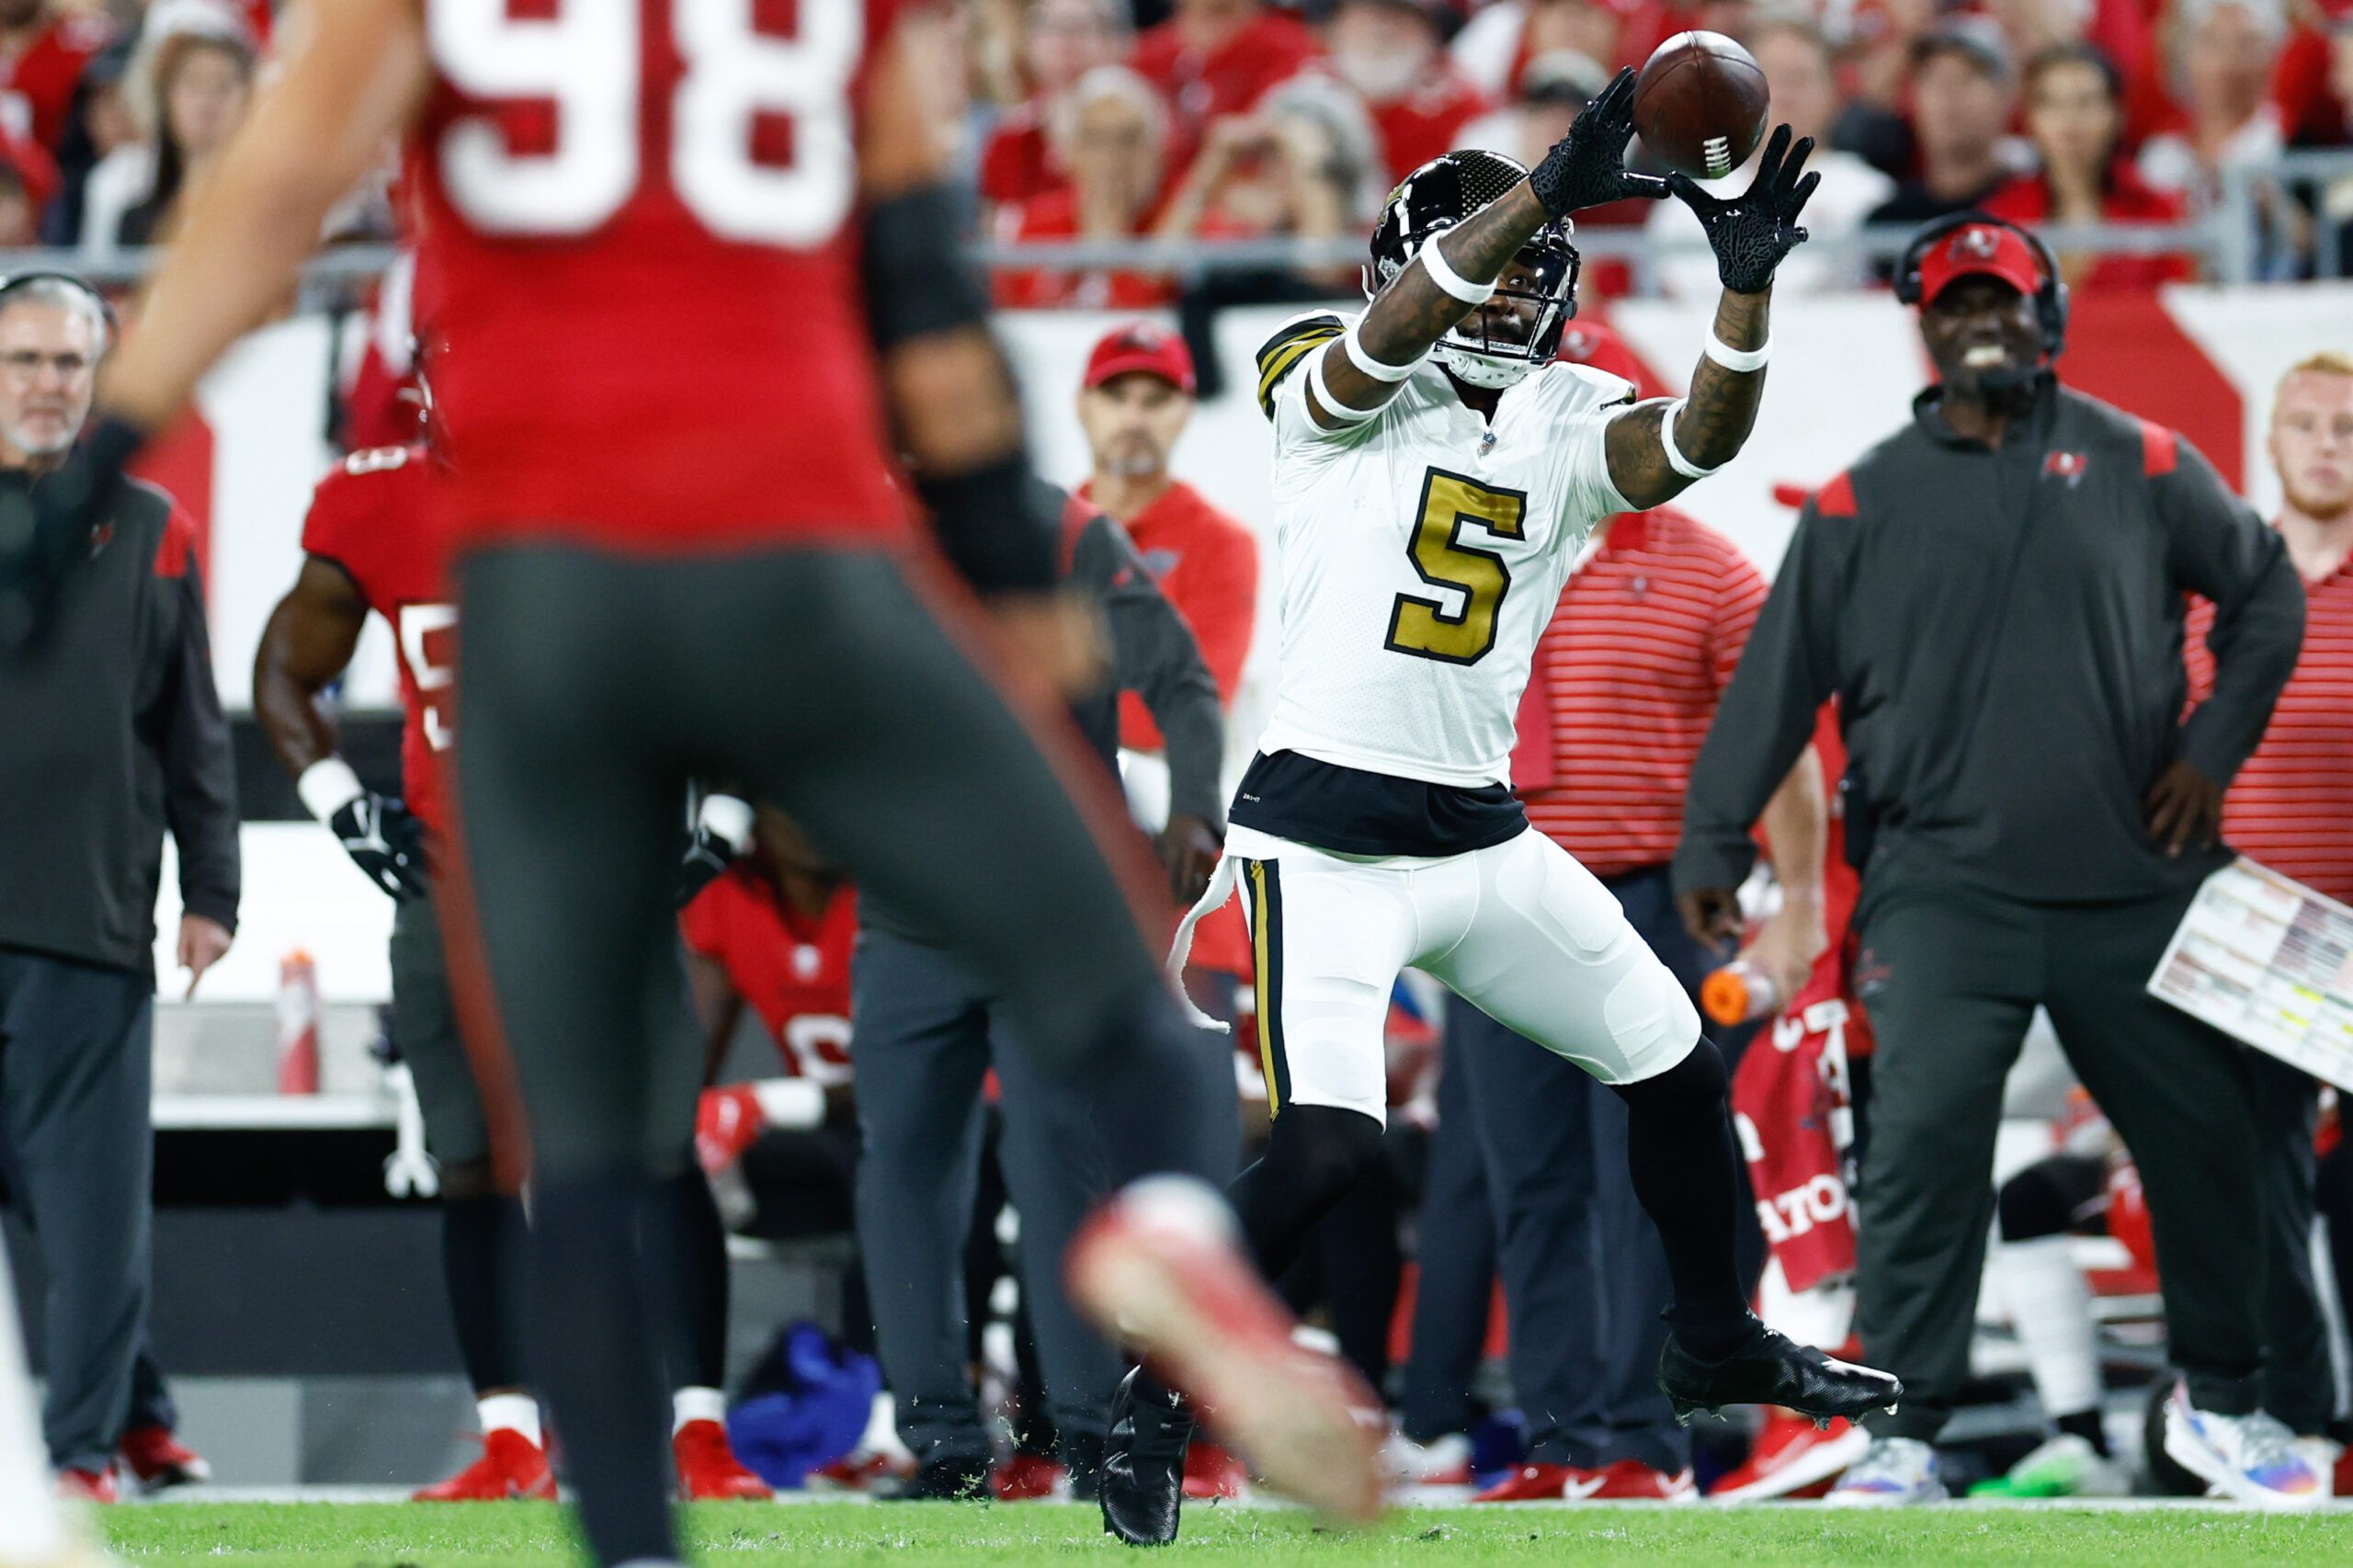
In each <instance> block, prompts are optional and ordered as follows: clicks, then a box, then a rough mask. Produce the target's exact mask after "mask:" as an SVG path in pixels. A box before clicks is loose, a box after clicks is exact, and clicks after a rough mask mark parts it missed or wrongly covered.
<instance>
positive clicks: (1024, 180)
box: [981, 98, 1065, 207]
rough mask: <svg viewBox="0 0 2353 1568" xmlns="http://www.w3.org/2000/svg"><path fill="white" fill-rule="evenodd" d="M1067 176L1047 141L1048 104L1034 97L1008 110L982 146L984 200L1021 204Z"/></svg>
mask: <svg viewBox="0 0 2353 1568" xmlns="http://www.w3.org/2000/svg"><path fill="white" fill-rule="evenodd" d="M1064 178H1065V176H1064V175H1063V169H1062V165H1061V163H1060V161H1059V160H1058V159H1056V158H1055V156H1054V150H1053V147H1052V144H1051V143H1050V142H1048V141H1047V140H1046V106H1045V105H1044V104H1042V103H1040V102H1039V101H1037V100H1036V99H1034V98H1033V99H1031V100H1030V101H1029V102H1028V103H1026V104H1022V105H1020V106H1018V107H1017V108H1012V109H1009V110H1007V111H1006V116H1005V118H1004V119H1000V120H998V121H997V122H996V126H995V129H994V130H992V131H990V132H989V139H988V141H987V142H985V143H983V145H982V147H981V199H982V200H983V201H985V202H987V203H988V204H989V205H990V206H992V207H1018V206H1020V205H1021V204H1022V203H1024V202H1026V201H1028V200H1029V199H1031V198H1033V197H1038V196H1043V195H1044V194H1045V193H1046V192H1048V191H1050V190H1052V189H1054V188H1055V187H1058V186H1060V185H1061V184H1062V183H1063V179H1064Z"/></svg>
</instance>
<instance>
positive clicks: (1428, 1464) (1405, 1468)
mask: <svg viewBox="0 0 2353 1568" xmlns="http://www.w3.org/2000/svg"><path fill="white" fill-rule="evenodd" d="M1381 1465H1382V1467H1383V1468H1384V1469H1386V1470H1387V1471H1388V1472H1389V1479H1390V1481H1391V1483H1392V1484H1394V1485H1398V1486H1465V1485H1468V1484H1469V1483H1470V1481H1471V1439H1470V1438H1469V1437H1466V1436H1464V1435H1463V1434H1462V1433H1461V1432H1448V1433H1445V1434H1443V1435H1441V1436H1439V1437H1432V1438H1431V1439H1430V1440H1429V1441H1428V1442H1427V1443H1417V1442H1415V1441H1414V1439H1413V1438H1411V1437H1407V1436H1405V1434H1404V1433H1403V1432H1392V1433H1391V1434H1390V1436H1389V1440H1388V1441H1387V1442H1385V1443H1383V1444H1381Z"/></svg>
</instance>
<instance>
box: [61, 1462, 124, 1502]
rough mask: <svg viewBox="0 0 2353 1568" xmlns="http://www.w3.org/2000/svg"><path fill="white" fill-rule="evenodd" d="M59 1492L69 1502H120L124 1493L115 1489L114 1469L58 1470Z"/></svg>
mask: <svg viewBox="0 0 2353 1568" xmlns="http://www.w3.org/2000/svg"><path fill="white" fill-rule="evenodd" d="M57 1494H58V1496H59V1497H61V1498H63V1499H64V1500H65V1501H66V1502H68V1503H119V1502H121V1501H122V1494H121V1493H120V1492H119V1491H117V1490H116V1489H115V1484H114V1471H113V1469H112V1468H111V1467H109V1468H108V1469H106V1470H61V1471H58V1472H57Z"/></svg>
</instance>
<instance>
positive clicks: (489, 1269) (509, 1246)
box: [441, 1193, 524, 1394]
mask: <svg viewBox="0 0 2353 1568" xmlns="http://www.w3.org/2000/svg"><path fill="white" fill-rule="evenodd" d="M522 1249H523V1206H522V1204H520V1203H519V1202H517V1201H516V1200H515V1199H512V1198H509V1197H506V1196H504V1195H503V1194H499V1193H483V1194H481V1195H479V1196H475V1197H469V1198H444V1199H442V1200H441V1278H442V1285H443V1288H444V1289H445V1290H448V1291H449V1318H450V1321H451V1324H452V1325H453V1326H454V1327H455V1328H456V1329H457V1331H458V1356H459V1358H460V1360H462V1361H463V1362H464V1363H465V1368H466V1379H467V1381H469V1382H471V1383H472V1384H473V1389H474V1392H475V1393H476V1394H484V1393H489V1392H494V1391H496V1390H505V1389H518V1388H521V1387H522V1386H523V1382H524V1379H523V1366H522V1357H521V1354H520V1352H519V1351H518V1349H517V1338H516V1329H517V1321H516V1320H517V1317H518V1316H519V1315H520V1312H519V1309H520V1304H521V1299H522V1285H523V1277H522V1276H523V1270H522Z"/></svg>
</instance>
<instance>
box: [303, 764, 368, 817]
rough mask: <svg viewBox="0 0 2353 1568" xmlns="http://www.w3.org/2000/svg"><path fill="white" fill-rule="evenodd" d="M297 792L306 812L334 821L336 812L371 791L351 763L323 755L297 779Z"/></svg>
mask: <svg viewBox="0 0 2353 1568" xmlns="http://www.w3.org/2000/svg"><path fill="white" fill-rule="evenodd" d="M294 792H295V793H296V794H297V795H300V796H301V798H302V809H303V810H304V811H306V812H310V813H311V814H312V815H313V816H314V817H316V818H317V819H318V820H319V821H321V822H323V823H324V822H332V821H333V820H334V819H335V812H339V811H341V810H343V808H344V807H346V806H347V805H349V804H351V802H352V801H356V800H358V799H359V797H360V796H362V795H365V794H366V793H367V792H368V786H367V785H365V784H362V783H361V782H359V775H358V774H357V773H354V772H352V771H351V764H349V763H347V762H346V761H344V760H343V758H341V757H339V756H323V757H321V758H319V760H318V761H316V762H314V763H313V764H311V766H310V767H306V768H304V769H302V772H301V776H300V777H299V778H296V779H295V780H294Z"/></svg>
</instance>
